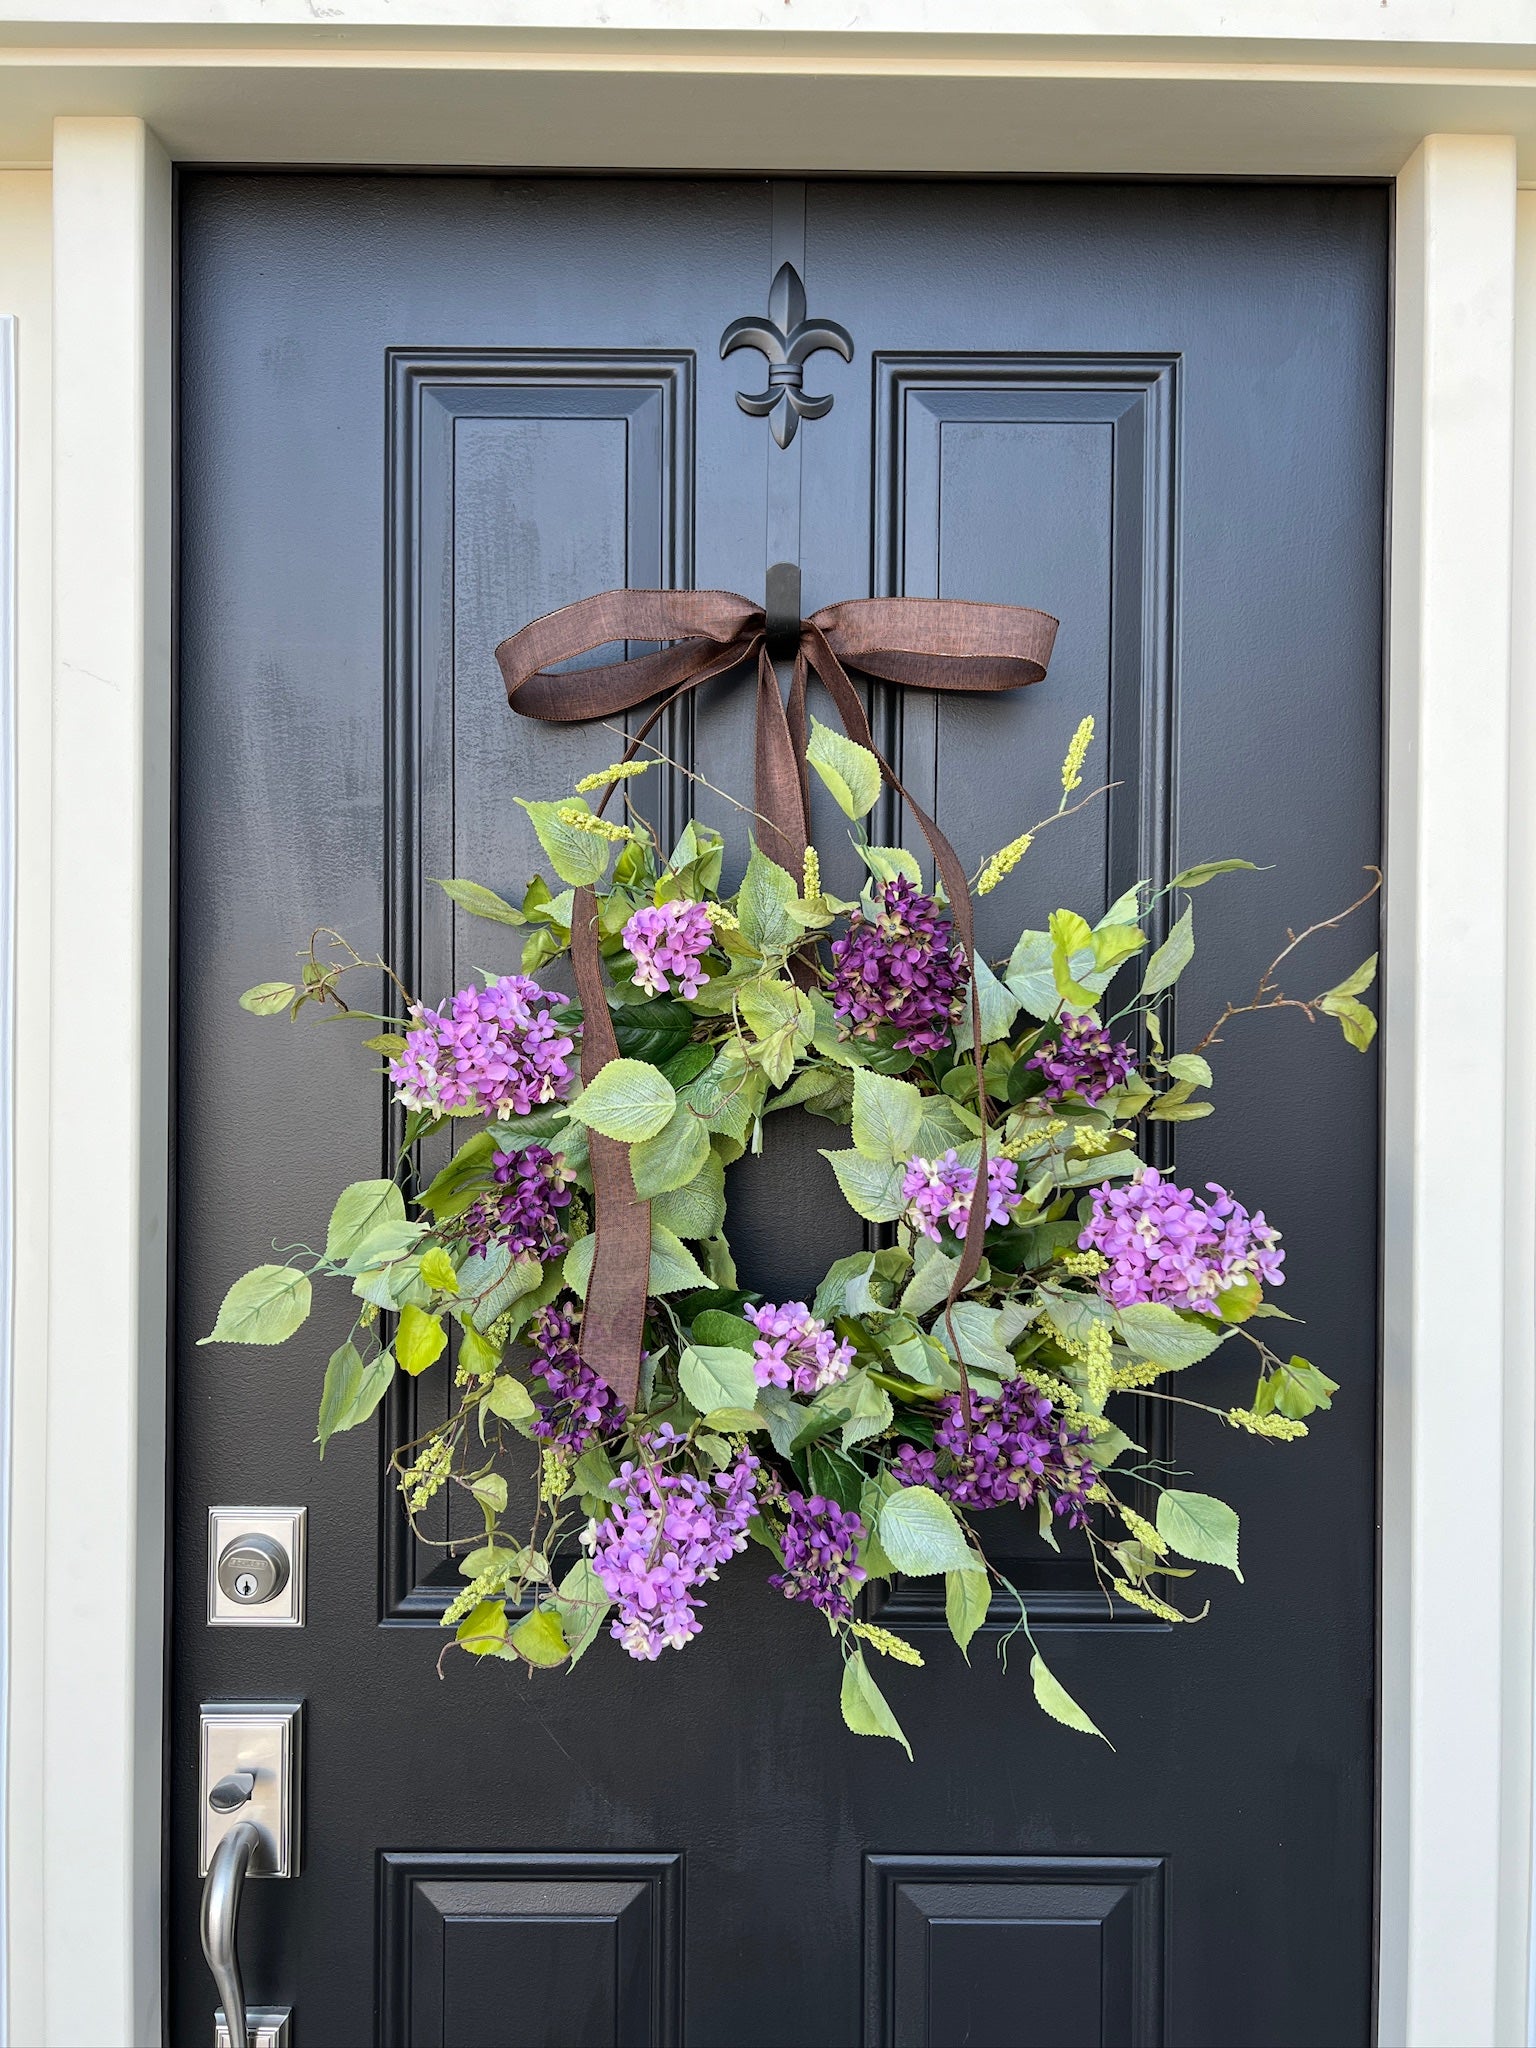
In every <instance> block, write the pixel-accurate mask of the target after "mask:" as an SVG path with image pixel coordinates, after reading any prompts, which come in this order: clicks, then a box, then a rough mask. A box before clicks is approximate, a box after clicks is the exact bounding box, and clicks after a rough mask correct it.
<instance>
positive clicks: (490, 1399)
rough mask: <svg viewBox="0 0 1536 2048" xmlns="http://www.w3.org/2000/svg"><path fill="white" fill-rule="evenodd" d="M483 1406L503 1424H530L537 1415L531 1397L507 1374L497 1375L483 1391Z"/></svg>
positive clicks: (524, 1388)
mask: <svg viewBox="0 0 1536 2048" xmlns="http://www.w3.org/2000/svg"><path fill="white" fill-rule="evenodd" d="M485 1405H486V1407H487V1408H489V1409H490V1411H491V1413H492V1414H493V1415H499V1416H500V1417H501V1419H502V1421H503V1422H512V1423H518V1422H532V1420H533V1418H534V1417H535V1416H536V1415H537V1414H538V1412H539V1411H538V1409H537V1408H536V1407H535V1406H534V1404H533V1396H532V1395H531V1394H530V1393H529V1391H528V1389H527V1388H526V1387H525V1386H524V1385H523V1383H522V1381H521V1380H517V1379H514V1378H513V1377H512V1375H511V1373H509V1372H503V1373H498V1374H497V1375H496V1377H495V1379H493V1380H492V1381H491V1384H490V1385H489V1386H488V1387H487V1388H486V1390H485Z"/></svg>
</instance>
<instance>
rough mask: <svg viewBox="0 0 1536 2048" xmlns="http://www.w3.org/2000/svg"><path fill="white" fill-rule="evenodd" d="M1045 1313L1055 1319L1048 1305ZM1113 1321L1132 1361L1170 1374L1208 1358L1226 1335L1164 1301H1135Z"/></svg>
mask: <svg viewBox="0 0 1536 2048" xmlns="http://www.w3.org/2000/svg"><path fill="white" fill-rule="evenodd" d="M1046 1312H1047V1314H1049V1315H1051V1316H1052V1320H1054V1310H1053V1308H1051V1307H1049V1306H1048V1307H1047V1311H1046ZM1112 1320H1113V1323H1114V1325H1115V1327H1116V1328H1117V1329H1118V1331H1119V1333H1120V1336H1121V1339H1122V1341H1123V1342H1124V1344H1125V1346H1126V1349H1127V1350H1128V1351H1129V1352H1130V1354H1131V1356H1132V1357H1133V1358H1144V1359H1145V1360H1146V1361H1147V1363H1148V1364H1149V1365H1161V1366H1163V1367H1165V1368H1166V1369H1167V1370H1168V1371H1170V1372H1174V1371H1177V1370H1178V1369H1179V1368H1180V1367H1182V1366H1186V1365H1197V1364H1198V1363H1199V1361H1200V1360H1201V1359H1202V1358H1209V1357H1210V1355H1211V1353H1212V1352H1213V1351H1214V1350H1215V1349H1216V1347H1217V1346H1218V1345H1219V1344H1220V1343H1221V1342H1222V1340H1223V1338H1224V1336H1225V1334H1226V1333H1225V1332H1224V1331H1221V1330H1210V1329H1207V1328H1206V1326H1205V1324H1204V1323H1200V1322H1195V1321H1193V1320H1190V1319H1188V1318H1186V1317H1184V1316H1182V1315H1180V1314H1179V1311H1178V1310H1177V1309H1176V1308H1169V1307H1168V1305H1167V1303H1166V1302H1161V1301H1141V1302H1135V1303H1133V1304H1132V1305H1131V1306H1130V1307H1129V1308H1122V1309H1118V1310H1116V1311H1115V1313H1114V1315H1113V1318H1112Z"/></svg>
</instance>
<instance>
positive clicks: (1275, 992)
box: [1193, 863, 1381, 1052]
mask: <svg viewBox="0 0 1536 2048" xmlns="http://www.w3.org/2000/svg"><path fill="white" fill-rule="evenodd" d="M1365 871H1366V873H1367V874H1368V875H1374V876H1375V880H1374V881H1373V882H1372V883H1371V886H1370V887H1369V889H1367V890H1366V892H1365V894H1364V895H1363V896H1357V897H1356V898H1355V900H1354V902H1353V903H1351V904H1350V905H1348V907H1347V908H1346V909H1344V910H1340V911H1337V912H1336V913H1335V914H1334V916H1332V917H1320V918H1319V919H1318V920H1317V922H1316V924H1309V925H1308V926H1307V927H1306V929H1305V931H1299V932H1293V931H1292V930H1291V929H1290V928H1289V926H1287V928H1286V934H1285V937H1286V943H1285V945H1283V946H1282V947H1281V948H1280V951H1279V952H1278V953H1277V954H1276V955H1275V957H1274V959H1273V960H1271V961H1270V963H1269V965H1268V966H1267V967H1266V968H1265V970H1264V972H1263V973H1262V974H1261V975H1260V976H1259V985H1258V987H1257V988H1256V989H1255V990H1254V992H1253V1000H1252V1001H1251V1002H1247V1003H1228V1004H1227V1006H1226V1008H1225V1009H1224V1010H1223V1011H1222V1013H1221V1015H1220V1016H1219V1017H1218V1018H1217V1019H1216V1022H1215V1023H1214V1024H1213V1025H1212V1026H1211V1028H1210V1030H1209V1031H1207V1032H1206V1034H1205V1036H1204V1038H1202V1039H1201V1041H1200V1043H1199V1044H1198V1045H1197V1046H1195V1047H1194V1048H1193V1050H1194V1051H1195V1052H1204V1051H1205V1049H1206V1047H1207V1046H1208V1045H1219V1044H1220V1043H1221V1028H1222V1026H1223V1025H1224V1024H1229V1023H1230V1022H1231V1021H1232V1019H1233V1018H1234V1017H1246V1016H1248V1015H1249V1014H1250V1013H1251V1012H1252V1011H1254V1010H1300V1011H1301V1012H1302V1014H1303V1015H1304V1016H1305V1017H1306V1020H1307V1022H1308V1023H1309V1024H1315V1023H1316V1022H1317V998H1316V997H1315V996H1314V997H1313V999H1312V1001H1311V1002H1309V1003H1308V1002H1303V1001H1302V999H1301V997H1300V996H1288V995H1284V994H1282V992H1281V991H1280V990H1279V989H1278V988H1276V987H1275V983H1274V976H1275V973H1276V970H1277V969H1278V968H1279V966H1280V964H1281V962H1282V961H1284V960H1287V959H1289V957H1290V955H1291V954H1292V953H1294V952H1295V950H1296V948H1297V947H1298V946H1299V945H1301V944H1302V942H1303V941H1304V940H1306V939H1310V938H1311V937H1312V936H1313V935H1314V933H1316V932H1326V931H1332V930H1333V929H1334V928H1335V927H1336V926H1338V925H1341V924H1343V922H1344V920H1345V919H1346V918H1347V917H1352V916H1353V915H1354V913H1355V912H1356V911H1357V910H1359V909H1360V908H1361V907H1362V905H1364V904H1367V903H1369V902H1370V900H1371V898H1372V897H1373V896H1374V895H1376V893H1377V892H1378V890H1379V889H1380V888H1381V869H1380V868H1378V867H1374V866H1371V865H1370V864H1369V863H1368V864H1367V866H1366V870H1365Z"/></svg>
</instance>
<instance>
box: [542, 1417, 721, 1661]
mask: <svg viewBox="0 0 1536 2048" xmlns="http://www.w3.org/2000/svg"><path fill="white" fill-rule="evenodd" d="M644 1441H645V1447H646V1451H647V1453H648V1457H649V1459H650V1460H651V1461H652V1462H648V1463H646V1464H643V1465H642V1464H637V1463H635V1462H634V1461H632V1460H626V1461H625V1463H624V1464H623V1465H621V1466H620V1467H619V1475H618V1477H617V1478H616V1479H615V1480H614V1481H613V1483H612V1487H611V1491H612V1493H613V1497H614V1499H613V1506H612V1507H611V1508H610V1509H609V1510H608V1513H607V1514H606V1515H605V1516H604V1517H603V1518H602V1520H601V1521H594V1522H591V1523H589V1524H588V1525H587V1531H586V1534H585V1535H584V1536H583V1538H582V1541H583V1542H584V1543H585V1544H586V1546H587V1549H588V1550H589V1552H590V1553H591V1557H592V1569H593V1571H594V1572H596V1574H597V1576H598V1578H599V1579H601V1580H602V1583H603V1588H604V1590H605V1591H606V1593H607V1595H608V1597H609V1599H610V1600H612V1601H613V1602H614V1604H615V1606H616V1607H617V1608H618V1610H619V1613H618V1619H617V1620H616V1621H614V1622H613V1623H612V1624H611V1626H610V1628H609V1633H610V1635H612V1636H613V1638H614V1640H615V1641H616V1642H620V1643H622V1644H623V1645H624V1648H625V1649H626V1650H627V1651H628V1652H629V1654H630V1656H631V1657H637V1658H641V1659H643V1660H644V1661H645V1662H647V1663H651V1662H654V1660H655V1659H656V1658H657V1657H659V1656H660V1655H661V1653H662V1651H663V1650H681V1649H682V1648H683V1647H684V1646H685V1645H686V1643H687V1642H688V1640H689V1638H690V1637H692V1636H696V1635H697V1634H698V1633H699V1628H700V1623H699V1619H698V1614H697V1610H698V1609H699V1608H700V1607H702V1606H703V1605H704V1603H703V1601H702V1600H700V1599H698V1598H697V1597H696V1588H697V1587H699V1586H701V1585H703V1584H704V1583H705V1582H706V1581H707V1580H710V1579H713V1578H715V1577H716V1576H717V1574H718V1569H719V1567H720V1566H721V1565H722V1564H723V1563H724V1562H725V1560H726V1559H727V1558H728V1557H731V1556H733V1555H734V1554H735V1552H737V1551H738V1550H745V1548H746V1546H747V1538H746V1527H747V1524H748V1522H749V1521H751V1519H752V1516H753V1515H754V1513H755V1512H756V1510H757V1474H758V1461H757V1459H756V1458H754V1457H753V1455H752V1454H751V1452H750V1451H743V1452H742V1453H741V1454H740V1456H739V1457H738V1458H737V1459H736V1462H735V1463H734V1464H733V1465H730V1466H728V1467H727V1468H726V1470H725V1471H724V1472H720V1473H717V1474H716V1475H715V1478H714V1480H713V1482H710V1481H707V1480H704V1479H700V1478H698V1477H697V1476H696V1475H695V1474H694V1473H692V1472H668V1471H666V1470H665V1469H664V1464H665V1460H666V1458H667V1457H668V1456H669V1454H670V1453H671V1451H672V1449H673V1447H674V1446H675V1445H678V1444H680V1443H681V1442H682V1439H681V1438H679V1437H678V1436H677V1434H676V1432H675V1431H673V1430H672V1429H671V1428H670V1427H669V1426H668V1425H667V1424H665V1423H663V1424H662V1425H661V1427H660V1428H659V1429H657V1430H655V1431H653V1432H652V1434H651V1435H649V1436H648V1437H646V1438H645V1440H644Z"/></svg>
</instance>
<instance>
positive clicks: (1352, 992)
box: [1318, 953, 1379, 1003]
mask: <svg viewBox="0 0 1536 2048" xmlns="http://www.w3.org/2000/svg"><path fill="white" fill-rule="evenodd" d="M1378 957H1379V956H1378V955H1377V954H1375V953H1372V954H1371V956H1370V957H1369V959H1366V960H1362V961H1361V962H1360V965H1359V966H1358V967H1357V968H1356V969H1355V971H1354V973H1353V974H1346V975H1345V977H1344V979H1343V980H1342V981H1341V982H1337V983H1336V984H1335V985H1334V986H1333V987H1332V988H1331V989H1329V990H1328V991H1327V995H1329V996H1362V995H1364V994H1365V991H1366V990H1367V989H1368V988H1369V987H1370V985H1371V983H1372V982H1373V981H1374V980H1375V979H1376V962H1377V959H1378ZM1325 1000H1326V997H1325V996H1319V997H1318V1002H1319V1003H1322V1002H1324V1001H1325Z"/></svg>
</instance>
